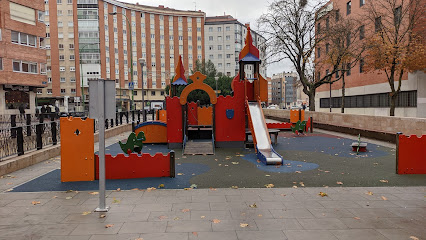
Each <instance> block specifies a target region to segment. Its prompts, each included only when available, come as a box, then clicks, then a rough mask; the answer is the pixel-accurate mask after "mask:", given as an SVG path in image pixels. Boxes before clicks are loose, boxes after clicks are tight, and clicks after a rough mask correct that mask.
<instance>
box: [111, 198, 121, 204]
mask: <svg viewBox="0 0 426 240" xmlns="http://www.w3.org/2000/svg"><path fill="white" fill-rule="evenodd" d="M112 203H120V200H118V199H115V198H113V200H112Z"/></svg>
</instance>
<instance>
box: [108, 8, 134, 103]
mask: <svg viewBox="0 0 426 240" xmlns="http://www.w3.org/2000/svg"><path fill="white" fill-rule="evenodd" d="M117 14H121V15H123V16H124V17H125V18H126V20H127V25H129V30H130V44H131V45H130V46H131V48H130V49H131V51H130V82H132V84H134V83H133V41H132V34H133V32H132V25H131V24H130V21H129V18H127V16H126V14H123V13H119V12H112V13H109V15H117ZM131 91H132V103H131V105H130V110H132V109H133V101H134V93H133V89H132V90H131ZM121 97H122V92H121V84H120V99H121Z"/></svg>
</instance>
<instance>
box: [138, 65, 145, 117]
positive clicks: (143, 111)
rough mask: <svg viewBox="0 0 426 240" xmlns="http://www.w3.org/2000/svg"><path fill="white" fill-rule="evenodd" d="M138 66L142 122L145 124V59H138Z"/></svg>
mask: <svg viewBox="0 0 426 240" xmlns="http://www.w3.org/2000/svg"><path fill="white" fill-rule="evenodd" d="M139 64H140V65H141V80H142V86H141V89H142V120H143V121H144V122H146V114H145V92H144V89H143V88H144V87H143V66H145V59H143V58H139Z"/></svg>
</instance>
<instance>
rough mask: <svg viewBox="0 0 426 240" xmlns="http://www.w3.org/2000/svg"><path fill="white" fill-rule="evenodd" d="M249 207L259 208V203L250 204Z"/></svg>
mask: <svg viewBox="0 0 426 240" xmlns="http://www.w3.org/2000/svg"><path fill="white" fill-rule="evenodd" d="M249 207H251V208H257V205H256V203H253V204H250V205H249Z"/></svg>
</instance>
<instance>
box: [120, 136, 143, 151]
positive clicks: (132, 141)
mask: <svg viewBox="0 0 426 240" xmlns="http://www.w3.org/2000/svg"><path fill="white" fill-rule="evenodd" d="M145 140H146V138H145V133H144V132H142V131H141V132H139V133H138V136H137V137H136V134H135V133H134V132H132V133H130V135H129V137H128V138H127V142H126V143H122V142H121V141H118V143H119V144H120V147H121V150H123V152H124V153H127V154H130V153H132V152H136V153H140V152H141V151H142V146H143V143H142V142H143V141H145Z"/></svg>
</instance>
